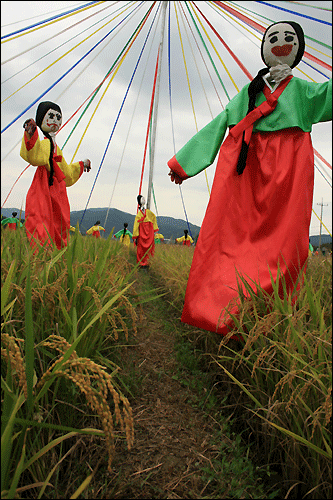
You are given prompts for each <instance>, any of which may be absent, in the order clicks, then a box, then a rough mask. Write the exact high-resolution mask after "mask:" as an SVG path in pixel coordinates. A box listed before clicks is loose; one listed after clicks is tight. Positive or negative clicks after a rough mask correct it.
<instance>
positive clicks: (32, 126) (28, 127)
mask: <svg viewBox="0 0 333 500" xmlns="http://www.w3.org/2000/svg"><path fill="white" fill-rule="evenodd" d="M23 128H24V130H25V131H26V133H27V134H28V135H29V136H30V137H32V136H33V135H34V133H35V130H36V128H37V125H36V122H35V120H34V119H33V118H29V119H28V120H26V121H25V122H24V123H23Z"/></svg>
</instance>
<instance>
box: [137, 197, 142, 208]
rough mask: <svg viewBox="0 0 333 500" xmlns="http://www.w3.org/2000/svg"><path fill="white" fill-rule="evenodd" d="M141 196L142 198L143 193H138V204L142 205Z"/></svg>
mask: <svg viewBox="0 0 333 500" xmlns="http://www.w3.org/2000/svg"><path fill="white" fill-rule="evenodd" d="M141 198H142V194H138V196H137V197H136V199H137V201H138V205H139V206H140V207H141Z"/></svg>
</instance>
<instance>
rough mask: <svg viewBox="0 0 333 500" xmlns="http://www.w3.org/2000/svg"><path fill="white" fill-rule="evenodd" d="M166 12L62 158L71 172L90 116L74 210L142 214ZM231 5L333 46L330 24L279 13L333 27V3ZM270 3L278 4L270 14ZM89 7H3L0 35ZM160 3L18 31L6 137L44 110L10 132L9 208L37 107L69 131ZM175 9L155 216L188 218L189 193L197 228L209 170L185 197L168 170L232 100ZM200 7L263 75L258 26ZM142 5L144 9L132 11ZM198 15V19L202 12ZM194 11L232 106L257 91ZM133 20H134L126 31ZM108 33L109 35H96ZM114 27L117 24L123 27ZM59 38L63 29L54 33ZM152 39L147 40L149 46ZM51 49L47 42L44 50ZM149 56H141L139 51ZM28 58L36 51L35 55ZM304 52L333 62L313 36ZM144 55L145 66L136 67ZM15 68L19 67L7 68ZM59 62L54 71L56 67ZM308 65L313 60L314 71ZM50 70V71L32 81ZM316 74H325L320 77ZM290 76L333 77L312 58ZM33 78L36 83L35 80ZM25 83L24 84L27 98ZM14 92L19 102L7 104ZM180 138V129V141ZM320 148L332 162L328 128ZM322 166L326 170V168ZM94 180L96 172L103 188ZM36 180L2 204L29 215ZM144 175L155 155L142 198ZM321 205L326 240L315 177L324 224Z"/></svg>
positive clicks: (315, 228)
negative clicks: (85, 166)
mask: <svg viewBox="0 0 333 500" xmlns="http://www.w3.org/2000/svg"><path fill="white" fill-rule="evenodd" d="M86 3H88V2H86ZM162 3H163V2H156V6H155V7H154V9H153V11H152V14H151V15H150V16H149V18H148V21H147V23H146V24H145V26H144V28H143V30H142V32H141V33H140V34H139V36H138V38H137V39H136V40H135V42H134V44H133V46H132V47H131V49H130V50H129V52H128V55H127V56H126V57H125V59H124V62H123V64H121V66H120V67H119V70H118V71H117V73H116V74H115V76H114V77H113V80H112V83H111V84H110V86H109V88H108V90H107V91H106V93H105V94H104V97H103V98H102V95H103V93H104V91H105V89H106V88H107V85H108V83H109V81H110V78H108V80H106V82H105V83H104V84H103V86H102V88H101V89H100V91H99V92H98V93H97V95H96V97H95V99H94V100H93V101H92V103H91V105H90V107H89V108H88V110H87V112H86V113H85V114H84V116H83V118H82V120H81V121H80V123H79V124H78V126H77V127H76V128H75V130H74V132H73V133H72V135H71V137H70V139H69V140H68V142H67V144H66V146H65V147H64V148H63V154H64V157H65V159H66V161H67V163H70V162H71V161H72V158H73V155H74V153H75V151H76V149H77V146H78V144H79V142H80V140H81V139H82V136H83V134H84V132H85V129H86V127H87V126H88V123H89V120H90V119H91V118H92V117H93V118H92V120H91V122H90V125H89V127H88V129H87V131H86V133H85V135H84V137H83V140H82V143H81V144H80V147H79V149H78V151H77V152H76V154H75V157H74V161H78V160H84V159H85V158H89V159H90V160H91V164H92V170H91V171H90V173H84V174H83V175H82V177H81V179H79V181H78V182H77V183H76V184H75V185H74V186H72V187H70V188H68V190H67V193H68V198H69V201H70V206H71V210H72V211H73V210H82V209H84V208H85V207H86V204H87V202H88V198H89V195H90V193H91V190H92V188H93V191H92V195H91V198H90V200H89V204H88V207H87V208H99V207H108V206H109V204H110V201H111V207H112V208H117V209H119V210H123V211H125V212H130V213H132V214H135V213H136V197H137V194H138V192H139V185H140V177H141V169H142V164H143V159H144V146H145V141H146V133H147V123H148V116H149V108H150V101H151V93H152V88H153V80H154V72H155V65H156V57H157V50H158V45H159V42H160V38H161V31H162V29H161V25H162V23H161V15H160V11H161V9H159V11H157V7H158V5H160V4H162ZM226 3H227V4H228V5H230V6H232V7H233V8H236V9H237V10H239V11H241V12H242V13H244V14H245V15H247V16H248V17H250V18H252V19H254V20H255V21H256V22H258V23H259V24H261V25H263V26H264V27H267V26H268V25H269V24H271V23H272V22H276V21H281V20H293V21H296V22H298V23H299V24H301V26H302V27H303V30H304V32H305V35H308V36H309V37H312V38H313V39H315V40H319V41H321V42H323V43H324V44H328V45H330V46H331V45H332V27H331V25H330V26H329V25H327V24H323V23H320V22H318V21H315V20H312V19H309V18H306V17H300V16H298V15H295V14H292V13H289V12H284V11H283V10H280V9H278V8H276V7H282V8H283V9H289V10H293V11H295V12H298V13H301V14H302V15H305V16H310V17H312V18H317V19H321V20H326V21H327V20H328V21H330V22H331V11H327V10H322V9H320V8H319V7H328V8H329V9H331V2H329V1H327V2H321V1H317V2H314V1H313V0H311V1H310V2H279V1H275V2H264V3H262V2H251V1H246V2H244V1H238V2H226ZM268 3H269V4H270V5H267V4H268ZM84 4H85V2H75V1H74V2H34V1H29V2H25V1H24V2H11V1H2V2H1V24H2V25H1V36H2V37H4V36H5V35H7V34H10V33H13V32H16V31H17V30H20V29H22V28H24V27H26V26H30V25H34V24H35V23H37V22H40V21H43V20H45V19H48V18H50V17H53V16H56V15H57V14H61V13H64V12H66V11H68V10H70V9H74V8H76V7H78V6H82V5H84ZM152 4H153V2H112V1H108V2H97V3H96V5H94V6H93V7H91V8H88V9H87V10H85V11H84V12H82V13H79V14H75V15H72V16H70V17H68V18H67V19H64V20H61V21H59V22H53V23H52V24H50V25H49V26H46V27H43V28H40V29H35V28H36V27H33V28H31V29H32V30H33V31H32V32H31V33H29V34H24V35H23V36H17V35H22V33H17V34H16V35H13V37H15V38H14V39H13V40H9V41H8V42H6V43H2V52H1V61H2V66H1V101H2V104H1V129H2V130H3V129H4V128H5V127H7V126H8V124H10V123H11V122H12V121H13V120H15V119H16V117H17V116H19V115H20V114H22V112H23V111H24V110H26V108H28V107H29V106H30V105H31V104H32V103H33V102H34V101H35V100H37V101H36V103H35V104H34V105H33V106H32V107H31V108H30V109H28V110H27V111H26V112H24V113H23V114H22V116H21V117H20V118H18V119H17V120H16V121H15V122H14V123H13V124H12V125H11V126H10V127H8V128H7V130H5V131H4V132H3V133H2V137H1V139H2V140H1V205H3V203H4V201H5V199H6V197H7V195H8V193H9V191H10V189H11V187H12V185H13V183H14V182H15V180H16V179H17V178H18V176H19V175H20V174H21V172H22V171H23V170H24V168H25V167H26V166H27V163H26V162H25V161H24V160H23V159H22V158H21V157H20V154H19V152H20V142H21V139H22V136H23V128H22V125H23V123H24V121H25V120H26V119H27V118H35V114H36V109H37V106H38V103H39V102H40V101H46V100H49V101H53V102H56V103H57V104H59V106H60V107H61V109H62V113H63V123H65V122H66V121H67V120H68V119H69V118H70V117H71V115H72V114H73V113H75V112H76V111H77V109H78V108H79V107H80V106H81V105H82V104H83V103H84V101H85V100H86V99H87V98H88V97H89V96H90V94H91V93H92V92H93V91H94V90H95V88H96V87H97V86H98V85H99V83H100V82H101V81H102V80H103V79H104V77H105V76H106V73H107V72H108V70H109V69H110V68H111V67H112V65H113V64H114V62H115V61H116V59H117V58H118V56H119V54H120V53H121V51H122V49H123V48H124V46H125V44H126V43H127V41H128V40H129V38H130V37H131V35H132V34H133V32H134V30H135V28H136V27H137V25H138V24H139V22H140V21H141V19H142V18H143V16H144V15H145V13H146V12H147V11H148V9H149V7H150V6H151V5H152ZM175 4H177V15H178V22H179V29H180V33H181V37H180V36H179V33H178V23H177V16H176V13H175ZM179 4H180V3H179V2H168V8H167V11H166V12H167V14H166V24H165V32H164V44H163V53H162V61H161V77H160V86H159V100H158V120H157V130H156V143H155V159H154V177H153V183H154V191H155V198H156V203H157V214H158V215H165V216H167V215H168V216H171V217H175V218H182V219H183V218H185V216H184V209H183V204H182V198H181V192H182V195H183V199H184V204H185V207H186V212H187V214H188V218H189V221H190V222H192V223H194V224H197V225H201V223H202V219H203V217H204V214H205V210H206V207H207V203H208V199H209V193H208V189H207V183H206V177H205V173H201V174H199V175H198V176H196V177H195V178H192V179H189V180H187V181H185V182H184V183H183V184H182V188H181V190H182V191H181V192H180V189H179V187H178V186H176V185H175V184H174V183H171V181H170V178H169V177H168V175H167V174H168V172H169V168H168V166H167V161H168V160H169V159H170V158H171V157H172V156H173V155H174V154H175V152H176V151H178V150H179V149H180V148H181V147H182V146H183V145H184V144H185V143H186V142H187V141H188V140H189V139H190V138H191V137H192V136H193V135H194V134H195V133H196V131H197V130H200V129H201V128H202V127H204V126H205V125H206V124H207V123H208V122H209V121H211V120H212V119H213V118H215V117H216V116H217V115H218V114H219V113H220V112H221V111H222V110H223V108H224V106H226V104H227V103H228V101H229V99H228V97H227V95H226V92H225V90H224V89H223V87H222V85H221V83H220V81H219V79H218V77H217V75H216V73H215V71H214V69H213V65H212V63H211V61H210V59H209V57H208V56H207V53H206V50H205V48H204V46H203V43H202V41H201V38H200V37H199V35H198V34H197V31H196V28H195V27H194V24H193V22H192V20H191V16H190V14H189V12H188V10H187V8H186V5H185V2H181V6H180V5H179ZM188 4H189V2H188ZM197 4H198V6H199V8H200V9H201V10H202V12H203V13H204V14H205V15H206V16H207V18H208V19H209V21H210V22H211V23H212V25H213V26H214V27H215V28H216V29H217V31H218V32H219V34H220V35H221V36H222V38H223V39H224V41H225V42H226V44H227V45H228V46H229V47H230V48H231V50H232V51H233V52H234V53H235V55H236V56H237V57H238V58H239V60H240V61H241V62H242V63H243V64H244V66H245V67H246V68H247V69H248V71H249V72H250V73H251V74H252V75H253V77H254V76H255V75H256V74H257V72H258V70H259V69H261V68H262V67H263V66H264V65H263V62H262V61H261V57H260V43H261V38H262V36H261V35H260V34H259V33H258V32H257V31H255V30H254V29H252V28H250V27H248V26H246V25H244V23H242V22H241V21H239V20H238V19H237V18H235V17H234V16H231V15H230V14H228V13H226V12H224V11H221V10H219V9H218V8H216V7H213V6H212V5H211V4H210V5H209V4H208V2H197ZM310 4H315V6H316V8H311V7H309V6H308V5H310ZM169 5H170V7H171V28H170V32H171V66H170V71H171V95H172V116H173V127H172V122H171V112H170V103H169V82H168V39H167V36H168V16H169ZM126 7H128V8H127V10H124V9H126ZM135 7H137V8H136V9H135ZM182 8H183V10H184V12H185V13H186V16H187V19H186V18H184V15H183V10H182ZM134 9H135V10H134ZM194 11H196V10H195V9H194ZM251 11H252V12H251ZM191 12H192V15H193V16H194V18H195V20H196V22H197V25H198V27H199V29H200V32H201V33H202V37H203V39H204V41H205V43H206V46H207V48H208V50H209V52H210V55H211V58H212V60H213V61H214V64H215V66H216V68H217V70H218V72H219V74H220V77H221V79H222V81H223V83H224V86H225V89H226V91H227V93H228V95H229V97H230V98H232V97H234V96H235V95H236V94H237V92H238V91H239V90H240V89H241V88H242V87H243V86H244V85H246V84H247V83H248V82H249V79H248V77H247V76H246V75H245V74H244V73H243V71H242V70H241V69H240V68H239V67H238V65H237V64H236V63H235V61H234V60H233V58H232V57H231V56H230V54H229V53H228V52H227V50H226V49H225V48H224V47H223V45H222V43H221V42H220V41H219V40H218V38H217V37H216V35H215V34H214V33H213V31H212V30H211V29H210V28H209V27H208V25H207V24H206V23H205V21H203V20H202V19H201V18H200V20H202V23H203V27H204V28H205V30H206V33H207V34H206V33H205V32H204V30H203V29H202V27H201V25H200V24H199V22H198V20H197V18H196V17H195V14H193V11H192V10H191ZM196 12H197V11H196ZM156 13H157V15H156ZM118 14H120V15H118ZM128 14H129V16H128V17H127V19H126V20H125V21H124V22H122V23H121V24H119V23H120V22H121V21H122V20H123V19H124V18H125V16H127V15H128ZM155 15H156V17H155ZM116 16H118V17H116ZM88 17H89V18H88ZM153 20H154V22H153ZM187 20H188V21H189V24H190V27H189V24H188V21H187ZM80 21H82V22H80ZM106 23H108V24H106ZM105 24H106V26H105V27H103V28H102V29H99V28H101V27H102V26H103V25H105ZM118 24H119V26H118V27H117V25H118ZM114 28H115V29H114ZM113 29H114V30H113ZM63 30H65V31H64V32H63V33H61V34H59V36H57V34H58V33H59V32H61V31H63ZM96 30H99V31H97V33H95V34H93V35H92V36H91V37H90V38H88V39H87V40H86V41H84V42H83V43H82V44H80V45H79V46H78V47H76V48H75V49H74V50H73V51H71V52H69V53H68V54H67V55H66V56H65V57H63V58H61V59H60V60H59V61H57V59H59V58H60V57H61V56H62V55H64V54H65V53H66V52H67V51H69V50H70V49H72V48H73V47H75V45H77V44H79V43H80V42H82V40H84V39H85V38H86V37H88V36H90V35H91V34H92V33H94V32H95V31H96ZM111 30H113V31H112V33H111V34H110V35H109V36H107V37H106V38H105V40H103V41H102V42H101V43H100V44H99V45H98V46H97V47H96V48H95V49H94V50H92V51H91V52H90V53H89V54H88V55H87V56H86V57H85V58H84V59H83V60H82V61H81V62H80V63H79V64H77V65H76V66H75V68H74V69H73V70H72V71H70V72H69V73H68V74H67V75H66V76H65V77H64V78H62V76H63V75H64V73H66V72H67V71H68V70H69V69H70V68H71V67H72V66H73V65H75V64H76V63H77V62H78V61H79V59H80V58H81V57H83V56H84V55H85V54H86V53H87V52H88V51H89V50H90V49H92V47H93V46H94V45H96V44H97V43H98V42H100V40H102V38H103V37H105V36H106V35H107V33H108V32H109V31H111ZM149 31H150V35H149V37H148V40H147V41H146V37H147V34H148V33H149ZM193 35H194V36H195V39H194V38H193ZM207 35H208V37H209V38H208V37H207ZM9 38H12V37H9ZM209 39H210V40H211V42H213V45H214V47H215V48H216V50H217V52H218V54H219V56H220V58H221V59H220V58H219V57H218V55H217V54H216V52H215V50H214V48H213V46H212V45H211V43H210V41H209ZM5 40H6V38H4V39H2V42H4V41H5ZM45 40H46V41H45ZM44 41H45V43H43V42H44ZM189 42H190V43H189ZM143 48H144V50H142V49H143ZM182 48H184V54H185V61H186V65H185V64H184V60H183V53H182ZM27 49H30V50H28V51H27ZM306 51H307V52H309V53H311V54H313V55H315V56H316V57H318V58H320V59H322V60H324V61H325V62H326V63H328V64H330V65H331V64H332V59H331V51H330V50H329V49H327V48H326V47H325V46H323V45H320V44H318V43H316V41H313V40H310V39H306ZM23 52H24V53H23ZM22 53H23V54H22ZM140 54H141V58H140V61H139V57H140ZM15 56H18V57H15ZM8 59H11V60H9V61H8V62H6V61H7V60H8ZM55 61H57V62H56V63H55V64H52V63H54V62H55ZM138 61H139V63H138ZM137 63H138V64H137ZM306 63H309V64H310V65H311V66H312V67H313V68H315V69H313V68H311V67H310V66H309V65H308V64H306ZM50 65H51V66H50ZM48 66H50V68H48V69H47V70H46V71H44V72H43V73H42V74H41V75H40V76H38V77H37V78H35V79H33V78H34V77H35V76H36V75H37V74H38V73H40V72H41V71H43V70H44V69H45V68H47V67H48ZM135 68H136V70H135ZM316 70H319V71H320V73H319V72H318V71H316ZM293 74H294V75H295V76H297V77H299V78H303V79H306V80H309V81H316V82H325V81H327V77H325V75H326V76H329V77H331V73H330V71H328V70H327V69H325V68H323V67H322V66H320V65H318V64H316V63H314V62H312V61H310V60H308V59H304V62H303V61H301V62H300V64H299V65H298V66H297V68H295V69H294V70H293ZM112 75H113V73H112ZM187 77H188V79H189V82H190V90H191V92H190V90H189V87H188V81H187ZM60 78H61V80H60V81H59V83H57V84H56V85H55V86H54V87H53V88H52V89H51V90H50V91H48V92H47V93H46V94H45V95H44V96H42V97H41V98H40V96H41V94H43V93H44V92H45V91H46V90H47V89H48V88H49V87H50V86H52V85H53V84H54V83H55V82H56V80H58V79H60ZM111 78H112V76H111ZM31 79H33V81H31V82H30V83H27V82H29V81H30V80H31ZM130 83H131V85H130ZM25 84H27V85H25ZM129 85H130V86H129ZM22 86H24V87H23V88H22V89H21V87H22ZM19 89H20V90H19ZM14 92H15V94H14V95H12V96H11V94H13V93H14ZM9 96H10V97H9ZM125 97H126V99H125ZM101 98H102V100H101ZM87 102H88V101H87ZM85 106H86V104H85V105H84V106H83V107H82V108H81V109H80V111H79V112H78V113H77V114H76V115H75V117H74V118H73V119H72V120H71V121H70V122H69V123H68V124H67V125H66V126H65V127H64V128H63V129H62V130H61V131H60V132H59V134H58V135H57V144H58V145H59V146H60V148H62V147H63V145H64V143H65V141H66V139H67V138H68V136H69V134H70V133H71V132H72V130H73V127H74V125H75V124H76V122H77V120H78V118H79V116H80V115H81V113H82V111H83V109H84V108H85ZM172 131H174V135H173V133H172ZM40 136H41V134H40ZM173 137H174V140H173ZM312 141H313V145H314V148H315V149H316V150H317V151H318V152H319V153H320V154H321V155H322V156H323V157H324V159H325V160H326V161H328V162H329V163H330V164H332V132H331V122H329V123H320V124H316V125H314V126H313V130H312ZM174 142H175V144H174ZM108 144H109V146H108ZM107 146H108V147H107ZM316 163H317V165H318V166H319V163H320V162H317V160H316ZM320 165H321V166H322V165H324V164H322V163H320ZM215 167H216V161H215V162H214V164H213V165H212V166H210V167H209V168H208V169H207V170H206V173H207V178H208V183H209V186H210V187H211V186H212V182H213V178H214V173H215ZM98 171H99V175H98V177H97V179H96V175H97V173H98ZM322 172H323V173H324V174H325V175H326V177H327V178H328V179H329V181H330V182H331V179H332V171H331V170H330V169H329V168H327V167H326V169H325V171H322ZM34 173H35V167H32V166H30V167H29V168H28V169H27V170H26V172H25V173H24V174H23V175H22V177H21V178H20V180H19V181H18V182H17V184H16V185H15V187H14V189H13V192H12V194H11V195H10V196H9V198H8V200H7V201H6V204H5V207H16V208H20V207H21V206H22V207H23V209H25V197H26V194H27V191H28V189H29V186H30V184H31V182H32V178H33V175H34ZM148 175H149V154H148V152H147V157H146V161H145V171H144V177H143V184H142V194H143V195H144V196H145V197H146V198H147V189H148ZM328 176H330V177H328ZM301 195H302V194H301V193H300V196H301ZM322 199H323V201H324V204H325V206H324V207H323V221H324V223H325V225H326V226H327V227H328V229H329V231H330V232H332V216H331V210H332V191H331V187H330V186H329V184H328V183H327V182H326V181H325V179H324V178H323V176H322V175H321V173H320V172H319V171H318V170H317V169H315V190H314V203H313V208H314V210H315V211H316V212H317V214H318V215H320V210H321V207H320V206H319V205H318V203H321V200H322ZM326 204H328V205H326ZM151 209H152V210H153V211H154V212H155V213H156V208H155V205H154V203H152V204H151ZM318 233H319V221H318V220H317V218H316V217H315V216H314V215H313V217H312V222H311V228H310V234H318ZM323 233H326V230H325V229H323Z"/></svg>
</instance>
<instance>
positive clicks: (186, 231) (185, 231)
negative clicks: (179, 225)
mask: <svg viewBox="0 0 333 500" xmlns="http://www.w3.org/2000/svg"><path fill="white" fill-rule="evenodd" d="M184 233H185V240H187V233H188V230H187V229H184Z"/></svg>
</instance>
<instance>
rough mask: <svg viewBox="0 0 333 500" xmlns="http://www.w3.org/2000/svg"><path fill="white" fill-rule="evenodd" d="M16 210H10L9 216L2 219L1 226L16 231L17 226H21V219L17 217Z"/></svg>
mask: <svg viewBox="0 0 333 500" xmlns="http://www.w3.org/2000/svg"><path fill="white" fill-rule="evenodd" d="M16 216H17V212H12V216H11V217H6V219H2V221H1V225H2V226H3V227H8V229H9V230H10V231H16V228H17V227H23V224H22V222H21V221H19V220H18V219H17V217H16Z"/></svg>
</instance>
